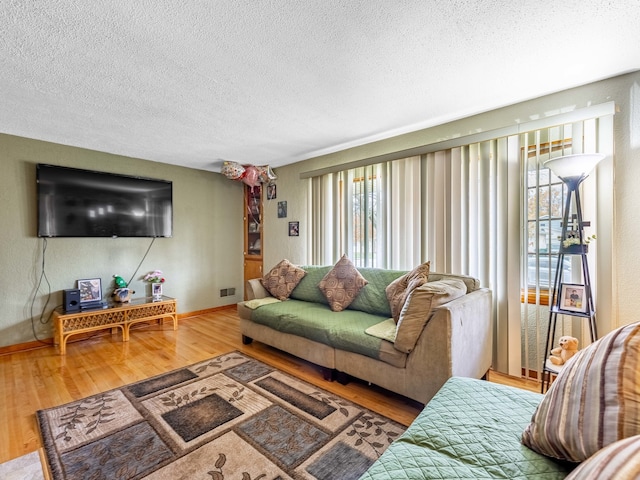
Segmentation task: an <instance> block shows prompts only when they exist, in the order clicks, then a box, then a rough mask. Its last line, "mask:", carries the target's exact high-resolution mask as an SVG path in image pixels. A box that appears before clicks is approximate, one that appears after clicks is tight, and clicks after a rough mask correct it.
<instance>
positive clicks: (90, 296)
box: [78, 278, 102, 304]
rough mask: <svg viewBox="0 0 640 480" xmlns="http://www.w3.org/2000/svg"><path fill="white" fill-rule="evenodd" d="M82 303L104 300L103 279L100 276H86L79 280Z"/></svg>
mask: <svg viewBox="0 0 640 480" xmlns="http://www.w3.org/2000/svg"><path fill="white" fill-rule="evenodd" d="M78 290H80V303H81V304H82V303H86V302H99V301H101V300H102V280H100V279H99V278H85V279H82V280H78Z"/></svg>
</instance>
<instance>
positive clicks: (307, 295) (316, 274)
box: [289, 265, 332, 305]
mask: <svg viewBox="0 0 640 480" xmlns="http://www.w3.org/2000/svg"><path fill="white" fill-rule="evenodd" d="M300 268H302V269H303V270H304V271H305V272H307V274H306V275H305V276H304V277H303V278H302V280H300V283H299V284H298V286H297V287H296V288H294V289H293V291H292V292H291V295H290V296H289V298H292V299H294V300H303V301H305V302H311V303H320V304H323V305H329V302H327V299H326V297H325V296H324V294H323V293H322V292H321V291H320V289H319V288H318V284H319V283H320V281H321V280H322V279H323V278H324V276H325V275H326V274H327V273H329V270H331V268H332V266H331V265H322V266H318V265H301V266H300Z"/></svg>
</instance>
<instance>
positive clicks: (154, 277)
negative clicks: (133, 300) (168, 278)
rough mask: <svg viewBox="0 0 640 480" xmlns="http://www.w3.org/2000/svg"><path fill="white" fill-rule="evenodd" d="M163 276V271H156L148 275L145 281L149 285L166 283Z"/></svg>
mask: <svg viewBox="0 0 640 480" xmlns="http://www.w3.org/2000/svg"><path fill="white" fill-rule="evenodd" d="M162 275H163V273H162V270H154V271H152V272H149V273H147V274H146V275H145V276H144V278H143V280H144V281H145V282H149V283H164V277H163V276H162Z"/></svg>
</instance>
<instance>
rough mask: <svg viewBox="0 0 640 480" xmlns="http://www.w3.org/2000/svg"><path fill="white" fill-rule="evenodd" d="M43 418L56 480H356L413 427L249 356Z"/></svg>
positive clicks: (223, 359)
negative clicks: (406, 428) (402, 434)
mask: <svg viewBox="0 0 640 480" xmlns="http://www.w3.org/2000/svg"><path fill="white" fill-rule="evenodd" d="M37 418H38V424H39V427H40V432H41V435H42V440H43V445H44V449H45V452H46V456H47V460H48V462H49V466H50V470H51V474H52V477H53V479H54V480H63V479H64V480H87V479H142V478H144V479H153V480H160V479H171V480H176V479H189V480H196V479H203V480H225V479H226V480H236V479H237V480H258V479H260V480H267V479H289V478H291V479H327V480H328V479H331V480H337V479H341V480H343V479H345V480H347V479H354V480H355V479H357V478H359V477H360V476H361V475H362V474H363V473H364V472H365V470H367V468H368V467H369V466H370V465H371V464H372V463H373V462H374V461H375V460H376V459H377V458H378V457H379V456H380V455H381V454H382V452H383V451H384V450H385V449H386V448H387V447H388V446H389V444H390V443H391V442H392V441H393V440H395V439H396V438H397V437H398V436H399V435H400V434H401V433H402V432H404V430H405V427H404V426H403V425H400V424H398V423H396V422H393V421H391V420H390V419H388V418H384V417H382V416H380V415H377V414H375V413H373V412H371V411H369V410H367V409H364V408H362V407H360V406H358V405H356V404H354V403H352V402H350V401H347V400H345V399H343V398H340V397H338V396H336V395H334V394H331V393H329V392H326V391H324V390H321V389H319V388H317V387H315V386H312V385H310V384H308V383H305V382H303V381H301V380H299V379H297V378H295V377H292V376H290V375H287V374H285V373H283V372H280V371H278V370H277V369H275V368H273V367H270V366H268V365H266V364H264V363H262V362H259V361H257V360H255V359H252V358H250V357H248V356H245V355H243V354H241V353H239V352H232V353H229V354H226V355H221V356H219V357H216V358H213V359H211V360H208V361H205V362H201V363H198V364H195V365H192V366H190V367H187V368H182V369H179V370H175V371H173V372H169V373H167V374H164V375H159V376H157V377H153V378H150V379H148V380H145V381H142V382H138V383H134V384H131V385H127V386H124V387H122V388H119V389H116V390H110V391H108V392H105V393H102V394H99V395H94V396H92V397H88V398H85V399H83V400H79V401H77V402H72V403H69V404H66V405H62V406H60V407H55V408H51V409H47V410H40V411H38V412H37Z"/></svg>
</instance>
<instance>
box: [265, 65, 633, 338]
mask: <svg viewBox="0 0 640 480" xmlns="http://www.w3.org/2000/svg"><path fill="white" fill-rule="evenodd" d="M610 101H614V102H615V103H616V107H617V114H616V115H615V118H614V130H615V138H614V141H615V156H614V171H615V177H614V204H615V213H614V219H613V222H612V224H613V225H614V230H615V233H614V240H613V245H612V246H611V248H610V249H609V251H607V252H600V251H599V252H598V258H599V259H600V261H602V262H606V263H607V264H609V263H610V264H611V270H612V272H613V278H615V279H616V280H615V281H616V283H617V284H616V285H614V297H615V298H614V300H613V305H611V306H610V307H608V311H607V312H599V315H598V329H599V333H600V334H603V333H606V332H608V331H609V330H611V329H612V328H614V327H616V326H617V325H623V324H628V323H631V322H634V321H635V320H636V319H637V315H636V312H638V311H640V295H638V294H637V291H636V290H637V288H636V286H637V284H638V280H637V277H636V276H637V272H640V248H638V240H639V239H640V208H638V204H639V200H640V199H639V194H638V187H637V179H638V178H640V72H634V73H630V74H627V75H622V76H619V77H615V78H612V79H607V80H603V81H600V82H596V83H592V84H589V85H585V86H582V87H578V88H574V89H571V90H566V91H563V92H558V93H554V94H551V95H547V96H545V97H541V98H537V99H534V100H530V101H527V102H523V103H519V104H516V105H512V106H507V107H504V108H501V109H498V110H494V111H491V112H487V113H483V114H480V115H476V116H473V117H469V118H465V119H462V120H459V121H455V122H451V123H448V124H444V125H439V126H434V127H432V128H427V129H424V130H420V131H417V132H413V133H410V134H405V135H401V136H398V137H393V138H390V139H387V140H383V141H379V142H375V143H371V144H367V145H363V146H360V147H355V148H351V149H348V150H343V151H340V152H337V153H333V154H329V155H324V156H321V157H317V158H313V159H310V160H305V161H302V162H298V163H296V164H293V165H289V166H286V167H281V168H278V169H277V174H278V180H277V184H278V200H281V199H282V200H287V201H288V204H289V210H290V213H289V218H288V219H287V220H300V222H301V236H300V237H294V238H293V239H291V238H289V237H287V232H286V227H285V226H284V220H283V219H277V218H276V210H275V206H274V207H273V208H268V209H267V210H266V221H265V225H266V226H265V232H266V237H267V238H266V242H265V267H266V268H269V267H270V266H272V265H274V264H276V263H277V262H278V261H280V260H281V259H282V258H283V256H284V257H287V258H289V260H291V261H292V262H294V263H301V264H303V263H308V262H309V258H310V252H309V241H308V240H309V238H308V232H307V229H306V228H307V227H308V218H307V212H308V207H309V206H308V194H309V192H308V182H307V181H306V180H300V177H299V176H300V173H302V172H307V171H311V170H316V169H320V168H325V167H329V166H334V165H339V164H343V163H348V162H352V161H356V160H360V159H364V158H370V157H374V156H378V155H382V154H386V153H392V152H396V151H400V150H405V149H408V148H413V147H418V146H421V145H427V144H430V143H435V142H439V141H444V140H448V139H452V138H456V137H460V136H464V135H469V134H472V133H477V132H481V131H488V130H493V129H496V128H500V127H504V126H510V125H515V124H519V123H523V122H527V121H531V120H536V119H539V118H544V117H549V116H552V115H556V114H558V113H564V112H568V111H572V110H576V109H579V108H585V107H588V106H591V105H597V104H600V103H605V102H610ZM292 207H293V208H292ZM600 248H602V247H601V246H600ZM607 266H608V265H607ZM603 267H604V266H603ZM603 269H604V268H603Z"/></svg>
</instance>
